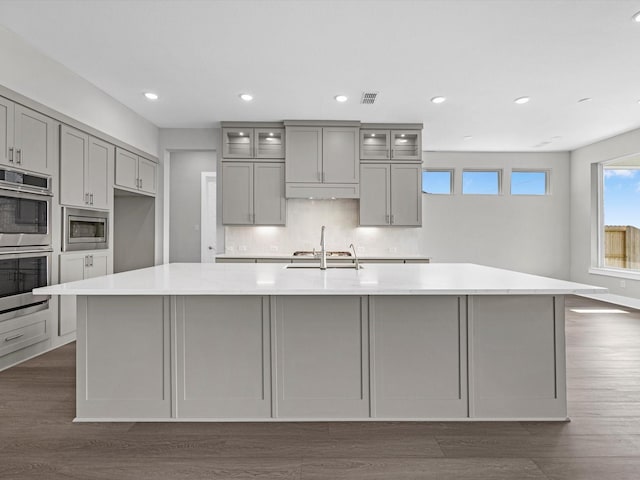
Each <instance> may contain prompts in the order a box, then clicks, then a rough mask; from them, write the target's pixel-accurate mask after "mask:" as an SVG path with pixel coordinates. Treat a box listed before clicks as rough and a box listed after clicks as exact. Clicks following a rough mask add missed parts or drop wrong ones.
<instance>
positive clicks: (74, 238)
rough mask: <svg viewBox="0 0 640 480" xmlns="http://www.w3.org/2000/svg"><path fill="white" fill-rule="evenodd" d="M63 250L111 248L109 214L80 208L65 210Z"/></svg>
mask: <svg viewBox="0 0 640 480" xmlns="http://www.w3.org/2000/svg"><path fill="white" fill-rule="evenodd" d="M62 218H63V226H62V235H63V238H62V250H63V251H65V252H72V251H76V250H99V249H105V248H109V213H108V212H101V211H99V210H84V209H79V208H67V207H65V208H64V209H63V217H62Z"/></svg>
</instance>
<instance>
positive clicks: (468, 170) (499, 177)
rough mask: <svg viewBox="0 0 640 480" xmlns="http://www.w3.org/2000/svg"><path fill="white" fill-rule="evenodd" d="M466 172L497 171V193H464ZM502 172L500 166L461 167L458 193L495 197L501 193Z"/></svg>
mask: <svg viewBox="0 0 640 480" xmlns="http://www.w3.org/2000/svg"><path fill="white" fill-rule="evenodd" d="M466 172H470V173H473V172H497V173H498V193H464V174H465V173H466ZM502 179H503V172H502V168H463V169H462V174H461V176H460V194H461V195H464V196H475V197H497V196H501V195H503V191H502V183H503V181H502Z"/></svg>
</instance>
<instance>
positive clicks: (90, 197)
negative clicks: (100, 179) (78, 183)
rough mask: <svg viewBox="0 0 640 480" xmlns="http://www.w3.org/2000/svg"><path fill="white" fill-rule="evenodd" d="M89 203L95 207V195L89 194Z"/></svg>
mask: <svg viewBox="0 0 640 480" xmlns="http://www.w3.org/2000/svg"><path fill="white" fill-rule="evenodd" d="M89 203H91V205H93V193H90V194H89Z"/></svg>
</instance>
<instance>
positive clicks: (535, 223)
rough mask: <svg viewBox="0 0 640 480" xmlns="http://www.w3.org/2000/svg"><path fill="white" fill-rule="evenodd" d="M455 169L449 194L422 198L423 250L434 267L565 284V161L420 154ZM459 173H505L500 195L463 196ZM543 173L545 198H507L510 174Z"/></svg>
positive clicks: (543, 156) (539, 156)
mask: <svg viewBox="0 0 640 480" xmlns="http://www.w3.org/2000/svg"><path fill="white" fill-rule="evenodd" d="M423 160H424V162H423V166H424V167H441V168H455V178H454V192H455V194H454V195H452V196H449V195H423V203H422V211H423V227H422V229H421V243H422V245H421V249H422V252H423V253H424V254H425V255H428V256H430V257H432V259H433V261H434V262H470V263H479V264H482V265H489V266H492V267H499V268H506V269H509V270H517V271H520V272H526V273H532V274H536V275H545V276H550V277H555V278H562V279H567V278H569V262H568V258H569V254H570V243H569V232H570V228H569V224H570V219H569V215H570V205H569V189H568V186H569V167H570V162H569V153H568V152H560V153H504V152H500V153H490V152H486V153H485V152H482V153H475V152H425V154H424V156H423ZM463 168H497V169H502V171H503V194H502V195H461V190H462V188H461V184H462V169H463ZM515 168H519V169H523V168H533V169H536V168H537V169H549V170H550V171H551V177H550V179H551V186H550V190H551V194H550V195H547V196H528V195H522V196H512V195H510V194H509V191H510V186H511V184H510V181H509V180H510V172H511V169H515Z"/></svg>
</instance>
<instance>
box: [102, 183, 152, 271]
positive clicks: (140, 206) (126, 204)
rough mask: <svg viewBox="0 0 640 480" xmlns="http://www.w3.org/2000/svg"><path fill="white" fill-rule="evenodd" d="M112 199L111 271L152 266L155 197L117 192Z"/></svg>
mask: <svg viewBox="0 0 640 480" xmlns="http://www.w3.org/2000/svg"><path fill="white" fill-rule="evenodd" d="M113 200H114V201H113V272H114V273H118V272H126V271H128V270H135V269H137V268H145V267H151V266H153V265H154V236H155V204H156V202H155V198H152V197H146V196H143V195H135V194H130V193H128V192H121V191H119V190H116V194H115V197H114V199H113Z"/></svg>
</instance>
